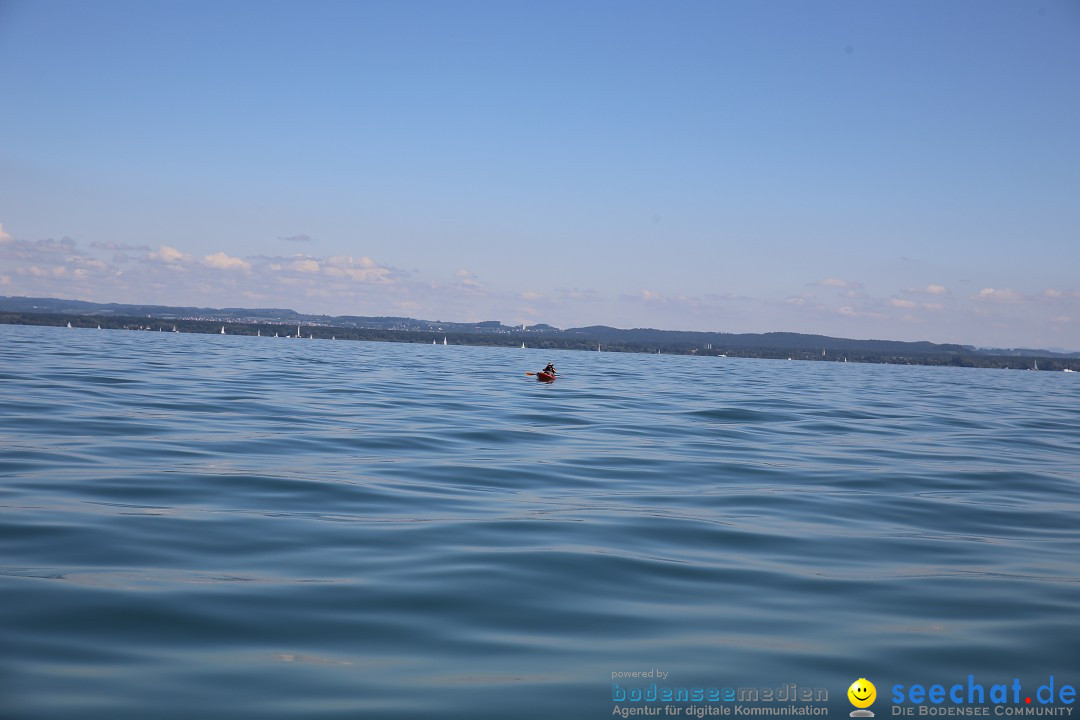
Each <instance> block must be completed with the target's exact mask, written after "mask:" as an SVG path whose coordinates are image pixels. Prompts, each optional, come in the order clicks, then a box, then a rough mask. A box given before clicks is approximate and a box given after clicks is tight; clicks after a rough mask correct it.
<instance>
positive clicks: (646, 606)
mask: <svg viewBox="0 0 1080 720" xmlns="http://www.w3.org/2000/svg"><path fill="white" fill-rule="evenodd" d="M549 360H552V361H554V362H555V364H556V365H557V366H558V368H559V370H560V373H561V374H563V377H561V378H560V379H559V380H558V381H557V382H555V383H554V384H552V385H545V384H542V383H537V382H535V381H533V380H532V379H530V378H526V377H525V376H524V374H523V373H524V371H526V370H537V369H539V368H541V367H542V366H543V365H544V364H545V363H546V362H547V361H549ZM1078 460H1080V376H1078V375H1076V374H1066V373H1049V372H1039V373H1036V372H1019V371H1012V372H1009V371H997V370H971V369H951V368H949V369H944V368H924V367H896V366H874V365H859V364H853V363H848V364H842V363H799V362H777V361H756V360H737V359H727V360H725V359H716V358H694V357H675V356H655V355H624V354H610V353H600V354H598V353H575V352H550V353H540V352H538V351H533V350H520V349H514V350H511V349H493V348H469V347H455V346H448V347H443V346H441V345H440V346H434V347H433V346H430V345H404V344H382V343H359V342H330V341H314V340H287V339H276V340H275V339H272V338H251V337H233V336H219V335H182V334H179V335H178V334H171V333H164V334H159V333H148V332H142V333H140V332H123V331H97V330H69V329H61V328H27V327H13V326H7V325H4V326H0V717H3V718H9V717H10V718H20V719H21V718H65V719H70V718H110V719H117V718H151V717H152V718H196V717H199V718H217V717H222V718H261V719H266V718H369V717H370V718H518V719H532V718H537V719H539V718H606V717H610V716H611V712H612V709H613V703H612V673H613V672H617V671H634V670H648V669H650V668H659V669H661V670H662V671H664V672H667V673H670V676H669V679H668V681H667V682H668V684H671V685H677V686H686V685H696V684H700V685H706V686H727V685H731V686H740V685H744V686H775V685H780V684H782V683H798V684H799V685H800V686H822V687H827V688H828V689H829V692H830V701H829V703H828V706H829V707H830V708H831V709H832V716H833V717H846V713H847V712H848V711H849V710H851V707H850V705H848V703H847V700H846V697H845V695H844V693H845V692H846V689H847V686H848V685H849V684H850V683H851V682H852V681H853V680H855V679H856V678H859V677H867V678H871V679H875V678H876V679H875V680H874V682H876V683H877V685H878V693H879V697H885V696H886V695H887V694H888V692H887V687H888V686H891V685H892V684H893V683H914V682H923V683H927V684H929V683H932V682H946V683H947V682H951V681H960V680H964V679H966V677H967V675H968V674H969V673H974V674H975V675H977V676H978V677H979V679H980V680H984V681H985V682H986V683H987V684H989V683H995V682H1008V681H1011V679H1012V678H1014V677H1019V678H1020V679H1021V681H1022V682H1024V683H1028V682H1033V683H1035V684H1038V683H1042V682H1043V681H1044V680H1045V678H1046V677H1048V676H1050V675H1054V676H1056V678H1057V679H1058V682H1059V683H1061V682H1063V681H1070V680H1071V681H1073V682H1074V684H1080V683H1076V682H1075V681H1080V662H1078V660H1080V629H1078V628H1080V625H1078V622H1077V618H1078V610H1080V532H1078V522H1080V514H1078V511H1080V470H1078V467H1080V462H1078ZM620 682H625V681H620ZM632 682H637V681H632ZM880 702H881V701H879V703H880ZM876 709H878V710H879V712H878V716H879V717H881V716H883V715H887V706H880V705H879V707H877V708H876Z"/></svg>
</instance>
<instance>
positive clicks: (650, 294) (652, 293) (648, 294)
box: [641, 290, 664, 300]
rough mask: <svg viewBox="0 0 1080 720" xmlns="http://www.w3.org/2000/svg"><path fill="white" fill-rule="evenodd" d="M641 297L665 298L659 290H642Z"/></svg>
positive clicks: (648, 298) (645, 298)
mask: <svg viewBox="0 0 1080 720" xmlns="http://www.w3.org/2000/svg"><path fill="white" fill-rule="evenodd" d="M641 299H642V300H663V299H664V296H663V295H661V294H660V293H658V292H655V291H653V290H642V291H641Z"/></svg>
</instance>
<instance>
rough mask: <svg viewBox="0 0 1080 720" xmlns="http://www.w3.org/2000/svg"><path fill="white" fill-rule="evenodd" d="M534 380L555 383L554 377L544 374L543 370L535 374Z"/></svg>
mask: <svg viewBox="0 0 1080 720" xmlns="http://www.w3.org/2000/svg"><path fill="white" fill-rule="evenodd" d="M536 379H537V380H539V381H540V382H555V376H554V375H552V374H551V373H546V372H544V371H543V370H541V371H540V372H538V373H536Z"/></svg>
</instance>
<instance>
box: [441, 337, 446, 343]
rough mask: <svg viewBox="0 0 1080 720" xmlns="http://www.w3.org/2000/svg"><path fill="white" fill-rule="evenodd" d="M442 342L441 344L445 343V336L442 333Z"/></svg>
mask: <svg viewBox="0 0 1080 720" xmlns="http://www.w3.org/2000/svg"><path fill="white" fill-rule="evenodd" d="M442 344H443V345H445V344H446V336H445V335H443V338H442Z"/></svg>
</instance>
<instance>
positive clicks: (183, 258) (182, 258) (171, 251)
mask: <svg viewBox="0 0 1080 720" xmlns="http://www.w3.org/2000/svg"><path fill="white" fill-rule="evenodd" d="M146 259H147V260H153V261H156V262H163V263H168V264H172V263H180V262H187V261H188V260H191V259H192V257H191V256H190V255H188V254H187V253H185V252H180V251H179V250H177V249H176V248H174V247H171V246H169V245H161V246H159V247H158V249H157V251H156V252H152V253H150V254H148V255H147V256H146Z"/></svg>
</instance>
